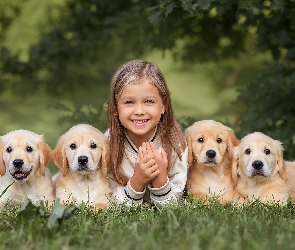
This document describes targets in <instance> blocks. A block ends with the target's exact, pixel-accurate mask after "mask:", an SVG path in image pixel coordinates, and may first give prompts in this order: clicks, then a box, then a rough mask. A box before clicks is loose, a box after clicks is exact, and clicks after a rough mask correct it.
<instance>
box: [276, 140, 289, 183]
mask: <svg viewBox="0 0 295 250" xmlns="http://www.w3.org/2000/svg"><path fill="white" fill-rule="evenodd" d="M283 150H284V149H283V147H282V144H281V142H279V141H277V157H278V162H277V164H278V166H279V175H280V176H281V177H282V179H283V180H284V181H288V175H287V171H286V164H285V161H284V158H283Z"/></svg>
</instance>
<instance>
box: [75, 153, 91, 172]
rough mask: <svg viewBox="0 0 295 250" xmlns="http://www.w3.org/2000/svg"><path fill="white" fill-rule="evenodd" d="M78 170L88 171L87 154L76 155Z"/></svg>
mask: <svg viewBox="0 0 295 250" xmlns="http://www.w3.org/2000/svg"><path fill="white" fill-rule="evenodd" d="M77 170H78V171H81V172H84V171H89V168H88V157H87V156H84V155H83V156H79V157H78V169H77Z"/></svg>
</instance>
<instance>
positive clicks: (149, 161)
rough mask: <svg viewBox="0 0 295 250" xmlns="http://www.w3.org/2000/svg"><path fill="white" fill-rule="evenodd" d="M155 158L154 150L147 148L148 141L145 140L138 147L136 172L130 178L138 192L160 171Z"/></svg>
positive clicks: (132, 185) (131, 183)
mask: <svg viewBox="0 0 295 250" xmlns="http://www.w3.org/2000/svg"><path fill="white" fill-rule="evenodd" d="M153 158H154V156H153V153H152V151H151V150H150V149H148V148H147V143H145V142H144V143H143V144H142V146H141V147H139V149H138V154H137V159H136V164H135V168H134V174H133V176H132V177H131V179H130V185H131V187H132V188H133V189H134V190H135V191H136V192H142V191H143V190H144V188H145V186H146V185H147V184H148V183H149V182H150V181H151V180H153V179H154V178H155V177H156V176H157V175H158V174H159V173H160V171H159V167H158V165H157V164H156V161H155V159H153ZM165 183H166V182H165Z"/></svg>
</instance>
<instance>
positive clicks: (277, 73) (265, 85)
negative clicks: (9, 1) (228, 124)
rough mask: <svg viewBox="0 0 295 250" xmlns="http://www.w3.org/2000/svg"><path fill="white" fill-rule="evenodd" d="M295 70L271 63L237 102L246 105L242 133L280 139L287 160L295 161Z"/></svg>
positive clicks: (242, 118) (292, 67)
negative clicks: (261, 132) (258, 133)
mask: <svg viewBox="0 0 295 250" xmlns="http://www.w3.org/2000/svg"><path fill="white" fill-rule="evenodd" d="M294 96H295V68H294V66H292V65H282V64H274V63H273V64H269V65H268V67H267V68H266V69H265V70H264V71H263V72H261V73H260V74H259V75H258V76H257V78H256V79H255V81H253V82H252V83H250V84H249V85H248V86H247V91H242V92H241V93H240V95H239V97H238V99H237V102H242V103H244V104H245V105H246V107H247V108H246V109H245V111H244V112H243V113H242V114H241V118H240V120H239V123H240V128H241V131H242V132H243V133H246V134H247V133H249V132H252V131H263V132H264V133H266V134H268V135H269V136H271V137H272V138H274V139H277V140H280V141H281V142H283V144H284V148H285V149H287V151H286V152H285V155H286V157H287V158H289V159H292V160H294V158H295V147H294V144H295V133H294V123H295V106H294Z"/></svg>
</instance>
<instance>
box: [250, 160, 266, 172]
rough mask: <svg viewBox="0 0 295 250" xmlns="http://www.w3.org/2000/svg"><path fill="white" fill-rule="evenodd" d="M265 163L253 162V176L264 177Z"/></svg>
mask: <svg viewBox="0 0 295 250" xmlns="http://www.w3.org/2000/svg"><path fill="white" fill-rule="evenodd" d="M263 166H264V164H263V162H262V161H260V160H256V161H253V163H252V168H253V169H252V176H264V169H263Z"/></svg>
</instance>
